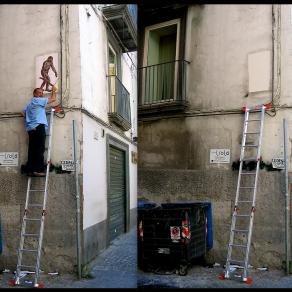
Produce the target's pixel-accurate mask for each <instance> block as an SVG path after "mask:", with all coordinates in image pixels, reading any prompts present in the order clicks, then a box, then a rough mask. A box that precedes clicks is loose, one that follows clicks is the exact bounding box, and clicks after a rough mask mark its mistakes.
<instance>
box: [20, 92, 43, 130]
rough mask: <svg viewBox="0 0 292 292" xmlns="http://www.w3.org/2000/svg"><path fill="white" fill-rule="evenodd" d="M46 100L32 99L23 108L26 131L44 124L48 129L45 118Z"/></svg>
mask: <svg viewBox="0 0 292 292" xmlns="http://www.w3.org/2000/svg"><path fill="white" fill-rule="evenodd" d="M47 103H48V98H46V97H33V98H32V99H31V101H30V102H29V103H28V104H27V105H26V106H25V108H24V109H23V111H24V112H25V120H26V130H27V131H30V130H32V129H35V128H36V127H37V126H38V125H39V124H44V125H45V128H48V121H47V116H46V110H45V108H46V105H47Z"/></svg>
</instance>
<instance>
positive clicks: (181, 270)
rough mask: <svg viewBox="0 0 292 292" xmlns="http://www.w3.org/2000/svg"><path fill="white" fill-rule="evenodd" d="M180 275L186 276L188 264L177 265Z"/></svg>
mask: <svg viewBox="0 0 292 292" xmlns="http://www.w3.org/2000/svg"><path fill="white" fill-rule="evenodd" d="M178 273H179V275H180V276H186V275H187V273H188V266H187V265H179V271H178Z"/></svg>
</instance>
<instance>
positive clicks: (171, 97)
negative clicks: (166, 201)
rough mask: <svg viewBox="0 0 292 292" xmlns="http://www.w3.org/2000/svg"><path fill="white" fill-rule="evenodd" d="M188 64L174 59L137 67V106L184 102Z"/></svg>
mask: <svg viewBox="0 0 292 292" xmlns="http://www.w3.org/2000/svg"><path fill="white" fill-rule="evenodd" d="M188 64H189V62H188V61H185V60H176V61H172V62H165V63H160V64H155V65H150V66H146V67H141V68H139V85H140V86H139V88H140V92H139V106H144V105H153V104H161V103H173V102H176V103H184V102H186V99H187V97H186V77H187V76H186V75H187V74H186V72H187V65H188Z"/></svg>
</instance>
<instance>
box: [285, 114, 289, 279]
mask: <svg viewBox="0 0 292 292" xmlns="http://www.w3.org/2000/svg"><path fill="white" fill-rule="evenodd" d="M283 128H284V156H285V159H284V160H285V252H286V274H287V275H289V272H290V268H289V265H290V238H289V236H290V234H289V226H290V222H289V219H290V216H289V215H290V204H289V201H290V200H289V179H288V125H287V120H286V119H284V120H283Z"/></svg>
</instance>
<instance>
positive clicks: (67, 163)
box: [61, 160, 75, 171]
mask: <svg viewBox="0 0 292 292" xmlns="http://www.w3.org/2000/svg"><path fill="white" fill-rule="evenodd" d="M61 165H62V170H66V171H74V170H75V165H74V161H73V160H61Z"/></svg>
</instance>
